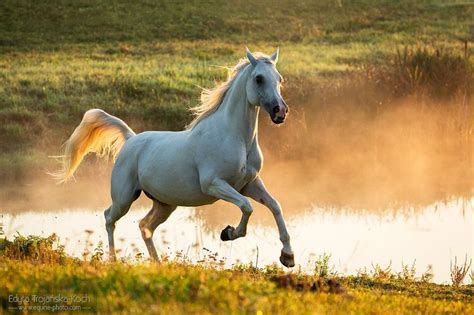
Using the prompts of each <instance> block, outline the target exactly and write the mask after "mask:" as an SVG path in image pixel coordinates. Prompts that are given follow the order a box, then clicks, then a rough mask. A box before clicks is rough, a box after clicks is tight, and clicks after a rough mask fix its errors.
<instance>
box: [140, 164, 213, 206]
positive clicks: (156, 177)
mask: <svg viewBox="0 0 474 315" xmlns="http://www.w3.org/2000/svg"><path fill="white" fill-rule="evenodd" d="M140 185H141V187H142V189H143V190H144V191H146V192H147V193H148V194H149V195H151V196H153V198H155V199H156V200H159V201H161V202H163V203H166V204H169V205H175V206H201V205H205V204H210V203H213V202H215V201H216V199H215V198H213V197H210V196H208V195H206V194H204V193H203V192H202V190H201V184H200V182H199V176H198V174H197V172H196V170H195V169H194V167H192V165H191V163H189V162H188V161H186V160H184V159H180V158H179V157H178V156H176V157H175V158H174V159H163V160H161V161H160V162H157V163H156V164H154V165H153V168H150V169H148V170H145V171H144V172H142V174H141V176H140Z"/></svg>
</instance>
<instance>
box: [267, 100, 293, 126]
mask: <svg viewBox="0 0 474 315" xmlns="http://www.w3.org/2000/svg"><path fill="white" fill-rule="evenodd" d="M288 111H289V109H288V105H286V103H285V101H283V100H282V101H281V102H278V104H276V105H274V106H273V107H272V109H271V111H270V118H271V119H272V121H273V122H274V123H275V124H281V123H283V122H284V121H285V119H286V115H287V114H288Z"/></svg>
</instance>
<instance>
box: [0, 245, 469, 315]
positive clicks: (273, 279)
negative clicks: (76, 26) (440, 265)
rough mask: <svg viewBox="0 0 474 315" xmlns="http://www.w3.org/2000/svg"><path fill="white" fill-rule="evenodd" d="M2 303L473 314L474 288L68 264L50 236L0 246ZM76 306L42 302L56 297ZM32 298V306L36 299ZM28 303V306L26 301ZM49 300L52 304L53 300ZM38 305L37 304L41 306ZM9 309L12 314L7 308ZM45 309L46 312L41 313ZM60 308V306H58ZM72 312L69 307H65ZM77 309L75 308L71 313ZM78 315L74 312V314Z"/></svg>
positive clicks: (90, 261)
mask: <svg viewBox="0 0 474 315" xmlns="http://www.w3.org/2000/svg"><path fill="white" fill-rule="evenodd" d="M0 253H1V255H0V277H1V279H2V282H1V283H0V303H1V306H2V308H3V310H4V311H8V310H10V311H13V310H16V311H18V310H20V311H21V310H22V309H21V307H24V308H25V309H26V308H27V307H28V306H29V307H32V308H31V309H30V312H31V310H34V307H41V306H43V307H48V306H49V307H58V308H57V309H56V310H61V307H77V306H79V307H81V310H82V311H89V312H90V311H98V312H101V313H109V312H123V311H126V312H146V313H148V312H153V313H162V314H169V313H171V312H176V313H199V314H210V313H213V314H216V313H218V314H222V313H226V314H234V313H235V314H237V313H239V314H240V313H244V314H314V313H318V314H402V313H403V314H435V313H442V314H472V312H473V311H474V304H473V303H472V299H473V297H474V288H473V285H461V286H457V287H455V286H449V285H436V284H432V283H429V282H427V280H429V276H427V278H426V279H414V278H413V276H412V275H411V274H410V271H409V270H407V271H406V272H405V273H403V274H399V275H394V274H390V273H387V272H386V271H385V272H384V271H383V270H381V269H378V271H377V272H374V273H370V274H360V275H358V276H350V277H339V276H337V275H331V274H330V273H328V272H327V269H325V268H327V266H328V265H327V264H328V262H327V261H326V263H324V262H322V263H320V264H319V268H315V274H314V275H303V274H300V273H298V272H294V273H292V274H285V273H284V272H283V270H281V269H279V268H277V267H272V266H270V267H266V268H264V269H256V268H254V267H252V266H242V265H240V266H235V267H234V268H233V269H230V270H222V269H220V268H218V267H217V269H216V266H217V264H216V263H214V264H213V263H212V261H210V262H208V263H205V264H203V265H198V266H196V265H190V264H187V263H186V262H185V261H184V260H183V261H165V262H163V263H160V264H151V263H147V262H143V261H142V262H139V263H136V262H133V260H130V261H126V262H123V263H112V264H110V263H104V262H102V254H103V252H102V250H101V249H100V248H98V249H96V250H95V251H93V252H92V253H91V254H89V256H87V258H85V259H77V258H71V257H69V256H67V255H65V254H64V252H63V250H62V248H61V247H57V239H55V238H54V237H49V238H46V239H45V238H38V237H27V238H25V237H17V238H16V239H15V240H14V241H13V242H10V241H4V240H2V241H1V242H0ZM58 294H60V295H61V296H62V297H63V299H64V298H70V299H78V300H74V301H69V302H67V301H65V300H64V301H59V302H58V301H56V302H54V301H51V300H50V301H46V302H42V301H41V300H39V298H40V297H41V298H47V297H48V296H53V297H54V296H58ZM35 296H36V300H34V299H35ZM28 297H29V301H26V299H27V298H28ZM51 299H52V298H51ZM38 301H39V302H38ZM9 308H10V309H9ZM43 310H46V309H43ZM62 310H65V308H62ZM69 310H71V309H69ZM72 310H74V309H72ZM76 311H77V309H76Z"/></svg>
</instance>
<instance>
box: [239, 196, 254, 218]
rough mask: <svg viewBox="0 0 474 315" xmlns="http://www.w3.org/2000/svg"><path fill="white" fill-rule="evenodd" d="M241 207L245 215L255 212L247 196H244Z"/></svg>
mask: <svg viewBox="0 0 474 315" xmlns="http://www.w3.org/2000/svg"><path fill="white" fill-rule="evenodd" d="M239 207H240V209H241V210H242V212H243V213H244V214H245V215H248V216H250V215H251V214H252V212H253V208H252V205H251V204H250V201H248V199H247V198H244V200H243V201H242V204H241V205H240V206H239Z"/></svg>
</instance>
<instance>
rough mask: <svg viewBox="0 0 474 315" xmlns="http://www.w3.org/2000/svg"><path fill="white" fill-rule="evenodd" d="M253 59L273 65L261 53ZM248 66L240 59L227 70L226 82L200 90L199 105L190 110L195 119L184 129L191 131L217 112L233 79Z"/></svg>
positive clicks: (244, 60)
mask: <svg viewBox="0 0 474 315" xmlns="http://www.w3.org/2000/svg"><path fill="white" fill-rule="evenodd" d="M255 57H256V58H257V59H258V60H263V61H264V62H266V63H270V64H274V62H273V61H272V60H271V59H270V57H268V56H267V55H264V54H262V53H255ZM248 65H250V61H249V60H248V59H246V58H245V59H241V60H240V61H239V62H238V63H237V65H235V66H234V67H233V68H230V69H229V72H228V75H227V80H226V81H224V82H222V83H219V84H217V85H216V87H214V88H212V89H205V88H203V89H202V92H201V104H199V105H198V106H195V107H192V108H191V109H190V110H191V112H192V113H193V114H194V115H195V117H194V119H193V120H192V121H191V122H190V123H189V124H188V125H187V126H186V129H192V128H193V127H194V126H196V125H197V124H198V123H199V122H201V121H202V120H203V119H204V118H206V117H208V116H210V115H211V114H213V113H214V112H215V111H217V109H218V108H219V106H220V105H221V104H222V100H223V99H224V96H225V94H226V93H227V91H228V90H229V89H230V88H231V86H232V84H233V83H234V81H235V79H236V78H237V77H238V76H239V74H240V73H241V72H242V71H243V70H244V69H245V68H246V67H247V66H248Z"/></svg>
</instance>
